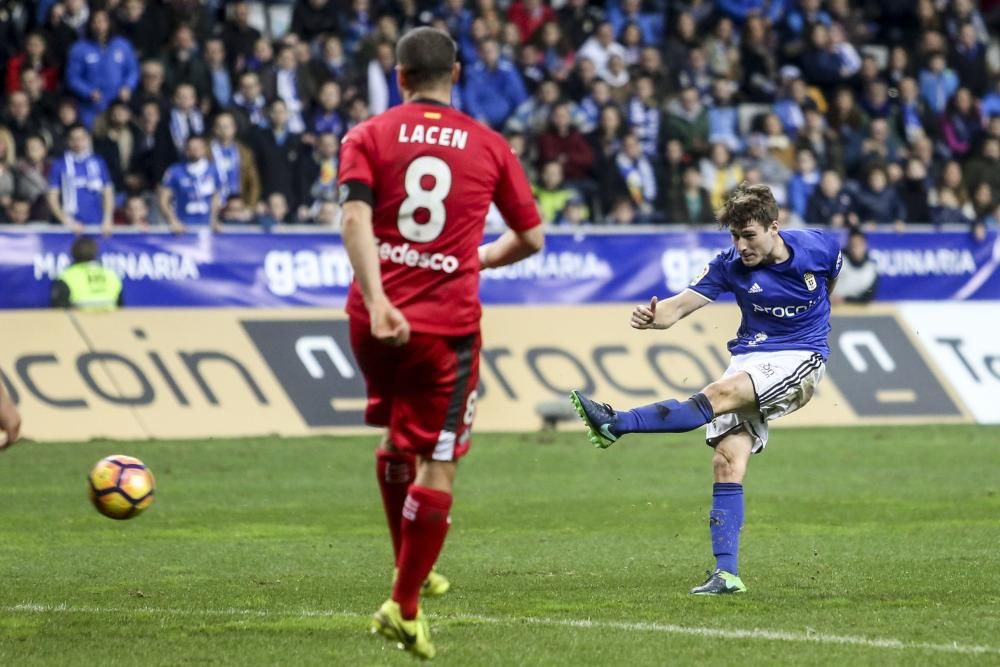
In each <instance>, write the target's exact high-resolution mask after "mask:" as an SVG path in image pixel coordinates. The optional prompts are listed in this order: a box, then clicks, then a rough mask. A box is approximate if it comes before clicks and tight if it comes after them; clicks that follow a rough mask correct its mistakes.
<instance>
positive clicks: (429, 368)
mask: <svg viewBox="0 0 1000 667" xmlns="http://www.w3.org/2000/svg"><path fill="white" fill-rule="evenodd" d="M479 347H480V337H479V332H478V331H477V332H476V333H473V334H468V335H465V336H439V335H436V334H427V333H418V332H413V333H412V334H411V335H410V341H409V342H408V343H407V344H406V345H403V346H402V347H392V346H389V345H386V344H384V343H380V342H378V341H377V340H375V339H374V338H372V336H371V326H370V325H369V323H368V322H367V321H364V320H358V319H355V318H352V319H351V348H352V349H353V350H354V358H355V359H356V360H357V362H358V365H359V366H360V367H361V372H362V374H364V376H365V384H366V385H367V387H368V407H367V409H366V410H365V421H366V422H367V423H368V424H370V425H371V426H385V427H388V429H389V440H390V441H391V442H392V444H393V445H395V446H396V447H397V448H399V449H401V450H403V451H404V452H409V453H411V454H416V455H418V456H422V457H425V458H428V459H433V460H435V461H457V460H458V459H459V458H461V457H462V456H464V455H465V453H466V452H467V451H469V445H470V444H471V437H472V419H473V417H474V416H475V410H476V387H477V385H478V384H479Z"/></svg>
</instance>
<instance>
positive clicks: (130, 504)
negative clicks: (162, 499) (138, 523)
mask: <svg viewBox="0 0 1000 667" xmlns="http://www.w3.org/2000/svg"><path fill="white" fill-rule="evenodd" d="M87 486H88V487H89V490H90V502H92V503H93V504H94V507H96V508H97V511H98V512H100V513H101V514H103V515H104V516H106V517H108V518H110V519H131V518H132V517H134V516H136V515H137V514H139V512H141V511H143V510H144V509H146V508H147V507H149V506H150V505H152V504H153V492H154V490H155V488H156V481H155V480H154V479H153V473H151V472H150V471H149V468H147V467H146V465H145V464H144V463H143V462H142V461H140V460H139V459H136V458H133V457H131V456H122V455H120V454H116V455H114V456H109V457H107V458H104V459H101V460H100V461H98V462H97V465H95V466H94V468H93V470H91V471H90V475H89V476H88V477H87Z"/></svg>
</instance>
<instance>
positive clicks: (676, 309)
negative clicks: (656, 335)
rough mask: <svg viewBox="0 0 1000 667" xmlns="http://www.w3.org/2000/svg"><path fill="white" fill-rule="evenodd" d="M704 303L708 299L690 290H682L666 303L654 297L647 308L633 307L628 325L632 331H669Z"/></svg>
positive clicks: (643, 306)
mask: <svg viewBox="0 0 1000 667" xmlns="http://www.w3.org/2000/svg"><path fill="white" fill-rule="evenodd" d="M706 303H708V299H706V298H705V297H703V296H701V295H699V294H696V293H695V292H693V291H692V290H684V291H683V292H681V293H680V294H677V295H675V296H672V297H670V298H669V299H667V300H666V301H659V300H658V299H657V298H656V297H655V296H654V297H653V298H652V299H650V300H649V305H648V306H646V305H641V306H636V307H635V309H634V310H633V311H632V318H631V320H630V321H629V323H630V324H631V325H632V328H633V329H669V328H670V327H672V326H674V325H675V324H677V322H679V321H680V320H682V319H684V318H685V317H687V316H688V315H690V314H691V313H693V312H694V311H696V310H698V309H699V308H701V307H702V306H704V305H705V304H706Z"/></svg>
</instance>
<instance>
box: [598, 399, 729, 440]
mask: <svg viewBox="0 0 1000 667" xmlns="http://www.w3.org/2000/svg"><path fill="white" fill-rule="evenodd" d="M714 416H715V414H714V413H713V411H712V404H711V403H709V402H708V398H706V397H705V394H700V393H699V394H695V395H694V396H692V397H691V398H689V399H688V400H686V401H684V402H683V403H682V402H681V401H676V400H674V399H670V400H667V401H660V402H659V403H651V404H649V405H643V406H642V407H638V408H635V409H632V410H623V411H621V412H617V411H616V412H615V424H614V426H613V427H611V430H612V431H613V432H614V433H615V434H616V435H625V434H626V433H685V432H687V431H693V430H694V429H696V428H698V427H699V426H704V425H705V424H707V423H708V422H710V421H712V418H713V417H714Z"/></svg>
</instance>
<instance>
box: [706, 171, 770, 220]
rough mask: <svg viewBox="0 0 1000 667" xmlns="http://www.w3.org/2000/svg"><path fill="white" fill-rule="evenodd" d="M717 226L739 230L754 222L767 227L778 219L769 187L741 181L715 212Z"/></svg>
mask: <svg viewBox="0 0 1000 667" xmlns="http://www.w3.org/2000/svg"><path fill="white" fill-rule="evenodd" d="M716 218H717V219H718V220H719V226H721V227H723V228H728V229H732V230H737V231H738V230H740V229H743V228H744V227H747V226H748V225H752V224H754V223H757V224H759V225H760V226H762V227H765V228H766V227H768V226H769V225H770V224H771V223H772V222H775V221H776V220H777V219H778V202H776V201H775V200H774V194H773V193H772V192H771V188H769V187H767V186H766V185H750V184H749V183H748V182H747V181H743V182H742V183H741V184H740V185H739V186H737V188H736V189H735V190H733V193H732V194H731V195H730V196H729V199H727V200H726V203H725V204H723V205H722V208H720V209H719V211H718V212H717V213H716Z"/></svg>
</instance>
